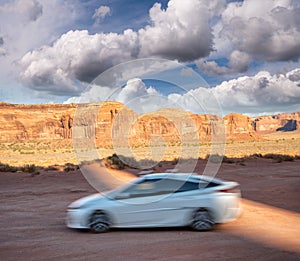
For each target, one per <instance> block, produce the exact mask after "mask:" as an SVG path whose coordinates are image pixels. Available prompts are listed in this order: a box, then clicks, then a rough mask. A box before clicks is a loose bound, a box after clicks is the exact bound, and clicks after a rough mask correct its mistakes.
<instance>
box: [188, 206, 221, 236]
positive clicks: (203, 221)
mask: <svg viewBox="0 0 300 261" xmlns="http://www.w3.org/2000/svg"><path fill="white" fill-rule="evenodd" d="M214 226H215V222H214V219H213V216H212V215H211V213H210V212H209V211H208V210H207V209H203V208H202V209H198V210H196V211H195V212H194V213H193V217H192V223H191V227H192V229H193V230H195V231H208V230H212V229H213V228H214Z"/></svg>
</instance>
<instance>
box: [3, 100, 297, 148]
mask: <svg viewBox="0 0 300 261" xmlns="http://www.w3.org/2000/svg"><path fill="white" fill-rule="evenodd" d="M294 130H300V112H296V113H291V114H278V115H274V116H261V117H257V118H252V119H250V118H249V117H247V116H245V115H241V114H229V115H227V116H225V117H224V118H221V117H219V116H216V115H199V114H193V113H190V112H186V111H183V110H179V109H161V110H158V111H156V112H152V113H147V114H142V115H137V114H136V113H135V112H134V111H132V110H130V109H129V108H127V107H126V106H124V105H123V104H122V103H119V102H113V101H107V102H104V103H89V104H42V105H14V104H8V103H0V134H1V135H0V142H13V141H26V140H36V141H53V140H71V139H72V138H74V139H73V142H76V141H78V142H80V144H78V146H81V145H83V146H86V145H87V144H90V145H91V146H93V147H95V146H97V147H111V146H114V147H115V146H120V147H122V146H125V147H126V146H128V145H130V146H132V147H134V146H149V145H154V146H159V145H164V144H165V145H176V144H177V145H178V144H189V143H194V142H195V140H199V141H200V143H203V142H210V141H212V140H214V141H222V140H223V141H224V140H225V136H224V135H225V133H226V138H227V139H229V140H237V141H239V140H250V139H252V140H253V139H259V137H260V136H259V134H260V133H264V132H273V131H294Z"/></svg>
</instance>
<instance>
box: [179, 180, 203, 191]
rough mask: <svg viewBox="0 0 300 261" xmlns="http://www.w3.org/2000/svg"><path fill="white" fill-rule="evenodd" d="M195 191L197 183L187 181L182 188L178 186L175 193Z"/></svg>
mask: <svg viewBox="0 0 300 261" xmlns="http://www.w3.org/2000/svg"><path fill="white" fill-rule="evenodd" d="M196 189H199V183H196V182H189V181H187V182H185V183H184V184H183V185H182V186H180V187H179V188H178V190H176V192H185V191H190V190H196Z"/></svg>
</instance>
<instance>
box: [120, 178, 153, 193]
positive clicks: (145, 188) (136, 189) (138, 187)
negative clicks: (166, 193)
mask: <svg viewBox="0 0 300 261" xmlns="http://www.w3.org/2000/svg"><path fill="white" fill-rule="evenodd" d="M157 181H159V180H158V179H153V180H143V181H141V182H140V183H137V184H134V185H133V186H131V187H129V188H127V189H126V190H124V191H123V193H128V194H129V195H130V197H142V196H147V195H151V194H153V193H155V187H156V186H155V182H157Z"/></svg>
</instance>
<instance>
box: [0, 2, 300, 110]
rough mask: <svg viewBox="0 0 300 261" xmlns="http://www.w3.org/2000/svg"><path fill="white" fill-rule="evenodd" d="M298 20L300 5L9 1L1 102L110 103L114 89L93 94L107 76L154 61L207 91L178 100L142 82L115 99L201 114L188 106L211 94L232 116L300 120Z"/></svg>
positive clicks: (168, 89)
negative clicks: (188, 72) (296, 116)
mask: <svg viewBox="0 0 300 261" xmlns="http://www.w3.org/2000/svg"><path fill="white" fill-rule="evenodd" d="M299 17H300V3H299V1H297V0H265V1H261V0H244V1H232V0H231V1H228V0H227V1H226V0H185V1H181V0H169V1H168V0H164V1H158V0H157V1H152V0H147V1H146V0H145V1H141V0H139V1H134V0H102V1H99V0H87V1H83V0H53V1H47V0H2V1H1V2H0V23H1V26H0V66H1V72H0V101H3V102H11V103H49V102H55V103H63V102H80V101H83V100H84V101H89V99H90V100H94V99H95V97H97V99H98V100H99V101H101V100H105V99H106V97H107V94H108V93H109V91H108V90H109V88H110V87H109V86H98V85H97V86H94V85H93V86H92V85H90V83H91V82H92V81H93V80H94V79H95V78H96V77H97V76H98V75H101V73H103V72H104V71H105V70H107V69H109V68H112V67H114V66H116V65H118V64H120V63H126V62H130V61H134V60H136V59H139V60H141V59H147V58H152V59H158V60H159V59H167V60H169V61H174V62H176V63H179V64H180V65H181V66H183V67H186V69H188V68H191V69H192V70H194V71H195V72H197V73H199V74H200V75H201V76H202V77H203V79H204V80H205V81H206V82H207V84H208V86H207V85H205V84H203V85H202V84H201V86H198V87H193V90H190V89H189V88H185V87H184V86H183V87H184V88H183V89H186V93H182V92H181V93H180V92H179V93H178V91H176V90H177V89H178V88H176V87H174V93H172V91H173V89H172V85H171V84H168V83H166V82H165V83H163V82H160V81H157V80H155V79H154V80H153V81H151V80H145V81H139V80H136V81H130V83H128V85H127V84H126V83H125V84H123V87H122V88H124V89H125V90H124V91H122V95H121V96H120V97H122V99H121V98H120V97H115V99H116V100H118V99H119V100H120V99H121V100H120V101H123V102H125V101H127V102H129V100H128V97H129V96H128V97H126V95H129V94H130V97H131V98H132V97H135V100H136V101H141V100H143V102H144V103H145V104H149V105H151V104H155V106H150V107H153V108H157V107H159V102H162V101H161V100H160V99H161V98H163V99H164V100H165V101H167V102H168V101H170V102H171V104H173V105H174V104H178V106H179V107H180V108H185V109H187V110H190V111H193V112H196V113H199V112H200V111H199V108H198V107H197V106H196V107H195V106H194V105H193V104H192V103H189V102H188V101H189V97H190V96H191V95H192V96H193V97H194V99H198V100H201V99H203V97H206V95H210V96H214V98H215V99H216V100H217V101H218V103H219V104H220V106H221V107H222V110H223V112H224V113H225V114H226V113H230V112H240V113H246V114H249V115H252V114H272V113H277V112H291V111H299V104H300V69H299V68H300V66H299V65H300V64H299V57H300V18H299ZM120 68H121V67H120ZM158 68H160V67H158ZM163 72H164V70H163V69H162V71H161V72H160V73H163ZM167 74H168V77H169V79H170V81H171V80H172V79H173V78H176V77H177V76H178V75H170V72H167V71H166V75H167ZM135 78H141V79H142V78H143V77H142V76H141V77H139V75H138V74H135ZM127 80H130V79H127ZM142 80H143V79H142ZM181 84H183V85H184V83H181ZM199 84H200V83H199ZM186 85H188V83H187V84H186ZM204 85H205V86H204ZM95 88H97V90H95ZM204 88H209V93H207V91H206V90H204ZM181 90H182V89H181ZM95 93H98V94H97V95H96V96H95ZM154 96H155V97H154ZM82 97H84V98H82ZM142 97H143V98H142ZM146 97H147V102H145V99H146ZM174 97H177V98H176V100H174ZM154 98H155V99H154ZM150 107H149V108H150ZM147 108H148V107H147ZM149 108H148V109H149Z"/></svg>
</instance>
